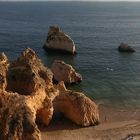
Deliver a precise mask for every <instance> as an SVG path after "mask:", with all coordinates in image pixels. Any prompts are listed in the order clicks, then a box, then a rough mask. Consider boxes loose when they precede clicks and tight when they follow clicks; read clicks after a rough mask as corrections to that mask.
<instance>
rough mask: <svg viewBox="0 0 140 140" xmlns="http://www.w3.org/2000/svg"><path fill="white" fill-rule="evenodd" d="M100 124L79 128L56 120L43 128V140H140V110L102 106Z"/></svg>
mask: <svg viewBox="0 0 140 140" xmlns="http://www.w3.org/2000/svg"><path fill="white" fill-rule="evenodd" d="M99 109H100V124H99V125H97V126H91V127H79V126H77V125H75V124H73V123H72V122H70V121H69V120H66V119H64V118H63V119H62V118H59V119H57V120H56V119H54V120H53V121H52V122H51V124H50V125H49V126H48V127H43V128H42V139H43V140H66V139H67V140H140V110H139V109H128V108H127V109H126V108H114V107H111V106H104V105H100V106H99Z"/></svg>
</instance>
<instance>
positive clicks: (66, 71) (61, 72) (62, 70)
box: [51, 60, 82, 84]
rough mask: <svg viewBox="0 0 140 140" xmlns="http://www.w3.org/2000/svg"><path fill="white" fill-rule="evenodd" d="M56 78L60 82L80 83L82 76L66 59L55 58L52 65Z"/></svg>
mask: <svg viewBox="0 0 140 140" xmlns="http://www.w3.org/2000/svg"><path fill="white" fill-rule="evenodd" d="M51 70H52V72H53V74H54V79H55V80H56V81H58V82H60V81H64V83H66V84H72V83H79V82H81V81H82V76H81V75H80V74H79V73H77V72H76V71H75V69H74V68H73V67H72V66H71V65H69V64H66V63H65V62H64V61H60V60H55V61H54V62H53V64H52V66H51Z"/></svg>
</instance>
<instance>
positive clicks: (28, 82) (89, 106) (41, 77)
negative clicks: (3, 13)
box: [0, 48, 99, 140]
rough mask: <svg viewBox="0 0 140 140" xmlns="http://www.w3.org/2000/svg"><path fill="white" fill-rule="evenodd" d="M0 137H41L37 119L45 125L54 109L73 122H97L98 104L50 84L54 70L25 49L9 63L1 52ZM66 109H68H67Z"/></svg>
mask: <svg viewBox="0 0 140 140" xmlns="http://www.w3.org/2000/svg"><path fill="white" fill-rule="evenodd" d="M0 74H1V77H2V78H3V79H4V80H3V81H2V80H1V83H0V139H2V140H41V135H40V130H39V129H38V126H37V124H36V122H39V123H42V124H44V125H48V124H49V122H50V120H51V119H52V116H53V112H54V109H55V111H60V112H62V113H64V114H65V115H66V117H67V118H69V119H71V120H72V121H73V122H75V123H77V124H79V125H83V126H89V125H94V124H96V123H97V122H98V121H99V116H98V115H99V114H98V109H97V106H96V105H95V103H94V102H93V101H91V100H90V99H89V98H88V97H86V96H85V95H84V94H82V93H78V92H73V91H69V90H66V88H65V86H64V84H63V82H62V83H60V84H58V85H53V82H52V78H53V73H52V72H51V71H50V69H48V68H47V67H45V66H44V65H43V64H42V62H41V60H40V59H39V58H38V56H37V55H36V53H35V52H34V51H33V50H32V49H30V48H28V49H26V50H25V51H24V52H22V53H21V55H20V56H19V58H18V59H17V60H15V61H14V62H12V63H11V64H9V62H8V59H7V57H6V56H5V55H4V54H2V55H0ZM67 110H69V111H67Z"/></svg>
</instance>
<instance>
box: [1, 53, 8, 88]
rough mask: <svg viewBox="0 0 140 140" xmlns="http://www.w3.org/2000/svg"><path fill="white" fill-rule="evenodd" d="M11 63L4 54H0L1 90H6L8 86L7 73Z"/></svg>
mask: <svg viewBox="0 0 140 140" xmlns="http://www.w3.org/2000/svg"><path fill="white" fill-rule="evenodd" d="M8 66H9V61H8V58H7V56H6V55H5V54H4V53H1V54H0V89H2V90H4V89H5V88H6V86H7V80H6V73H7V71H8Z"/></svg>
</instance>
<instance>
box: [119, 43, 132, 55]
mask: <svg viewBox="0 0 140 140" xmlns="http://www.w3.org/2000/svg"><path fill="white" fill-rule="evenodd" d="M118 51H120V52H131V53H133V52H135V50H134V49H133V48H132V47H131V46H129V45H128V44H127V43H121V44H120V45H119V47H118Z"/></svg>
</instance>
